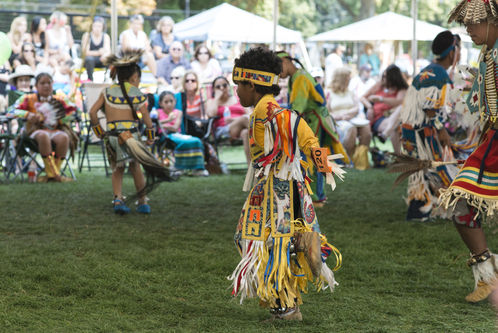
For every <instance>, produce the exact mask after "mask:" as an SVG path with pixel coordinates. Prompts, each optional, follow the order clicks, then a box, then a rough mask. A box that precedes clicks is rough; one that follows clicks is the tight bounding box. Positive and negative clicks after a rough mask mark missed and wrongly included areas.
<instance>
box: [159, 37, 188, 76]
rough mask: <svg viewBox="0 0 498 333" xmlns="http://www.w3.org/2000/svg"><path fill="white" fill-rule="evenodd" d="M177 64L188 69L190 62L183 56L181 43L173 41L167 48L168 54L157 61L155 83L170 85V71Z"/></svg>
mask: <svg viewBox="0 0 498 333" xmlns="http://www.w3.org/2000/svg"><path fill="white" fill-rule="evenodd" d="M179 66H182V67H183V68H185V69H190V63H189V62H188V61H187V59H185V57H184V56H183V44H182V43H180V42H179V41H174V42H173V43H172V44H171V47H170V48H169V54H168V55H166V56H165V57H163V58H161V59H160V60H159V61H158V62H157V68H158V70H157V84H158V85H164V86H170V85H171V72H173V69H175V68H176V67H179Z"/></svg>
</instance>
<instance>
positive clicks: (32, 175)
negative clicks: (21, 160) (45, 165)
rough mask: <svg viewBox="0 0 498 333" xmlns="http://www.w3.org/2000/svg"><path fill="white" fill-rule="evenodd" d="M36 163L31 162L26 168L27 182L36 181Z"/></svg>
mask: <svg viewBox="0 0 498 333" xmlns="http://www.w3.org/2000/svg"><path fill="white" fill-rule="evenodd" d="M36 171H37V170H36V164H35V162H31V163H30V164H29V168H28V182H30V183H36Z"/></svg>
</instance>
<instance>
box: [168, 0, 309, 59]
mask: <svg viewBox="0 0 498 333" xmlns="http://www.w3.org/2000/svg"><path fill="white" fill-rule="evenodd" d="M174 29H175V30H174V32H175V36H176V37H178V38H179V39H181V40H185V39H189V40H194V41H224V42H241V43H265V44H272V43H273V40H274V36H273V30H274V27H273V22H272V21H269V20H266V19H264V18H262V17H260V16H257V15H255V14H252V13H250V12H247V11H245V10H242V9H240V8H237V7H235V6H232V5H230V4H228V3H223V4H221V5H219V6H216V7H213V8H211V9H209V10H206V11H204V12H202V13H199V14H197V15H194V16H191V17H189V18H187V19H185V20H183V21H181V22H179V23H177V24H175V28H174ZM276 43H278V44H297V45H298V46H299V47H300V49H301V52H302V53H303V56H304V58H305V63H306V65H307V66H309V57H308V53H307V51H306V47H305V45H304V41H303V38H302V35H301V33H300V32H299V31H294V30H291V29H287V28H285V27H282V26H280V25H278V26H277V28H276Z"/></svg>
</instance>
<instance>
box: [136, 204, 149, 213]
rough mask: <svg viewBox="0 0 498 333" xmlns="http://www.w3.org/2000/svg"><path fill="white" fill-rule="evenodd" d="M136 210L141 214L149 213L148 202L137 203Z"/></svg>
mask: <svg viewBox="0 0 498 333" xmlns="http://www.w3.org/2000/svg"><path fill="white" fill-rule="evenodd" d="M137 212H138V213H141V214H150V206H149V205H148V204H141V205H138V207H137Z"/></svg>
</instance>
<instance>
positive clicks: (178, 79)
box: [169, 66, 185, 94]
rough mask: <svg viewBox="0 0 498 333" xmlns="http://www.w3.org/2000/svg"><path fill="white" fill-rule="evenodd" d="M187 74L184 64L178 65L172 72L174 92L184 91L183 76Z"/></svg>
mask: <svg viewBox="0 0 498 333" xmlns="http://www.w3.org/2000/svg"><path fill="white" fill-rule="evenodd" d="M184 76H185V68H183V67H182V66H180V67H176V68H175V69H173V71H172V72H171V89H169V90H170V91H172V92H173V93H175V94H176V93H179V92H182V91H183V77H184Z"/></svg>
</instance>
